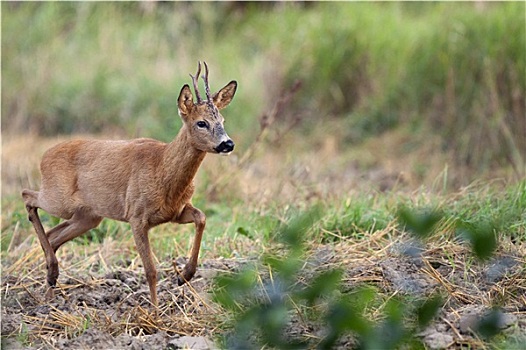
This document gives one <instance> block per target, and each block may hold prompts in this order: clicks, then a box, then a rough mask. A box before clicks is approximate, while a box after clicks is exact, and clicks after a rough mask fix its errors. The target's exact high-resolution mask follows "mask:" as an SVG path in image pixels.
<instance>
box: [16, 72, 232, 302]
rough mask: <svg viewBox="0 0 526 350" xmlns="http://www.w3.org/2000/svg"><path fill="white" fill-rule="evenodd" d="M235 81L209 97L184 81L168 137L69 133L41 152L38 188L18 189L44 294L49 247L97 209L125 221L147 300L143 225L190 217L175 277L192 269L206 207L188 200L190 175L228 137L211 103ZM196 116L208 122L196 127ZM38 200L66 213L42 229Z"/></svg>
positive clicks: (92, 221) (89, 223) (53, 262)
mask: <svg viewBox="0 0 526 350" xmlns="http://www.w3.org/2000/svg"><path fill="white" fill-rule="evenodd" d="M236 87H237V83H236V82H235V81H232V82H230V83H229V84H227V85H226V86H225V87H224V88H223V89H221V90H220V91H219V92H218V93H216V94H215V95H214V97H213V101H204V102H201V103H198V104H194V102H193V95H192V92H191V91H190V88H189V87H188V85H185V86H183V88H182V89H181V93H180V95H179V99H178V107H179V114H180V116H181V118H182V119H183V127H182V128H181V130H180V132H179V134H178V135H177V137H176V138H175V139H174V140H173V141H172V142H171V143H168V144H166V143H162V142H160V141H156V140H152V139H135V140H129V141H97V140H75V141H67V142H63V143H60V144H58V145H56V146H55V147H52V148H51V149H49V150H48V151H47V152H46V153H45V154H44V156H43V158H42V162H41V166H40V170H41V174H42V185H41V189H40V191H38V192H37V191H32V190H24V191H22V196H23V198H24V202H25V204H26V208H27V210H28V213H29V219H30V221H31V222H32V223H33V225H34V227H35V231H36V233H37V235H38V238H39V240H40V243H41V245H42V249H43V250H44V253H45V255H46V262H47V268H48V276H47V280H48V284H49V286H50V288H49V290H48V294H47V296H48V297H51V296H52V295H53V288H52V287H54V286H55V284H56V280H57V278H58V274H59V272H58V262H57V259H56V256H55V252H56V250H57V249H58V248H59V247H60V246H61V245H62V244H64V243H66V242H68V241H69V240H71V239H73V238H75V237H77V236H80V235H82V234H83V233H85V232H86V231H88V230H89V229H92V228H94V227H96V226H97V225H98V224H99V223H100V221H101V220H102V218H104V217H106V218H111V219H115V220H120V221H125V222H129V223H130V225H131V227H132V231H133V235H134V239H135V242H136V246H137V251H138V252H139V254H140V256H141V258H142V261H143V264H144V269H145V272H146V278H147V280H148V284H149V287H150V294H151V299H152V303H153V304H154V305H157V292H156V284H157V272H156V268H155V265H154V262H153V258H152V253H151V248H150V244H149V240H148V230H149V229H150V228H152V227H154V226H157V225H160V224H163V223H166V222H175V223H180V224H185V223H194V224H195V226H196V236H195V241H194V245H193V247H192V252H191V256H190V259H189V261H188V263H187V264H186V266H185V268H184V270H183V273H182V276H179V284H183V283H185V282H186V281H188V280H190V279H191V278H192V277H193V275H194V274H195V271H196V266H197V258H198V255H199V248H200V244H201V237H202V234H203V230H204V227H205V222H206V218H205V215H204V214H203V213H202V212H201V211H200V210H199V209H197V208H194V207H193V206H192V204H191V198H192V195H193V193H194V182H193V179H194V176H195V174H196V172H197V170H198V169H199V166H200V165H201V162H202V161H203V159H204V157H205V155H206V153H207V152H211V153H218V152H217V151H216V147H217V146H218V145H219V144H220V143H222V142H225V140H229V139H228V136H227V135H226V133H225V131H224V128H223V122H224V119H223V117H222V116H221V114H219V112H218V110H219V109H222V108H224V107H226V106H227V105H228V104H229V103H230V101H231V100H232V98H233V97H234V94H235V91H236ZM200 121H201V122H202V121H204V122H206V123H207V125H208V126H209V127H208V128H204V127H199V126H198V124H197V123H198V122H200ZM201 125H203V124H201ZM229 142H231V141H230V140H229ZM37 208H40V209H43V210H45V211H47V212H48V213H50V214H52V215H54V216H57V217H59V218H62V219H65V220H66V221H64V222H62V223H61V224H59V225H57V226H56V227H54V228H52V229H51V230H49V231H48V232H47V233H45V232H44V229H43V227H42V224H41V223H40V219H39V217H38V213H37Z"/></svg>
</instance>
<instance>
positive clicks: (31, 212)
mask: <svg viewBox="0 0 526 350" xmlns="http://www.w3.org/2000/svg"><path fill="white" fill-rule="evenodd" d="M22 196H23V198H24V202H25V203H26V210H27V212H28V216H29V221H31V223H32V224H33V227H34V228H35V232H36V233H37V237H38V240H39V241H40V245H41V246H42V250H43V251H44V254H45V256H46V267H47V283H48V285H49V288H48V289H47V292H46V299H51V298H53V295H54V292H53V288H54V287H55V286H56V284H57V278H58V273H59V271H58V261H57V257H56V256H55V250H54V249H53V247H52V246H51V244H50V243H49V240H48V237H47V236H46V233H45V231H44V227H43V226H42V222H41V221H40V218H39V217H38V212H37V209H38V207H37V204H38V192H35V191H30V190H24V191H23V192H22Z"/></svg>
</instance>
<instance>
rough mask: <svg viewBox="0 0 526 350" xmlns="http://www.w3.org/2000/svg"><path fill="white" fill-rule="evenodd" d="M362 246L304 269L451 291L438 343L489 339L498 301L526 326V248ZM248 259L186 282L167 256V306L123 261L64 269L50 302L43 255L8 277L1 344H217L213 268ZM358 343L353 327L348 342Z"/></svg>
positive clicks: (434, 341)
mask: <svg viewBox="0 0 526 350" xmlns="http://www.w3.org/2000/svg"><path fill="white" fill-rule="evenodd" d="M374 240H375V238H374V237H373V238H372V239H371V240H370V241H372V242H374ZM379 244H380V245H381V246H385V242H379ZM408 244H409V245H408ZM408 247H409V248H410V249H407V248H408ZM452 247H456V248H452ZM368 248H370V247H368ZM361 249H363V247H360V246H359V244H352V245H349V244H346V243H340V244H336V245H325V246H320V247H318V248H317V249H315V250H314V251H313V254H312V255H311V260H310V262H311V263H309V264H306V265H305V269H306V270H305V273H306V275H309V274H312V273H313V271H317V270H320V269H326V268H327V267H333V266H338V267H342V268H344V270H345V274H344V285H345V288H349V289H351V288H354V287H356V286H357V285H360V284H364V283H367V284H373V285H375V286H376V287H377V288H378V289H379V290H380V291H381V292H382V293H385V294H386V295H396V294H402V295H409V296H415V297H419V296H425V295H430V294H432V293H434V292H437V291H438V292H441V293H442V294H443V295H446V296H447V297H446V298H447V299H446V301H445V306H444V307H443V308H442V310H441V311H440V313H439V315H438V317H437V318H436V320H435V322H433V323H432V324H431V325H430V326H429V327H428V328H426V329H425V330H423V331H422V332H421V333H420V334H419V335H418V336H419V337H420V338H421V339H422V340H423V341H424V342H425V344H426V346H427V347H428V348H430V349H442V348H460V347H462V346H463V345H466V344H469V345H470V346H475V347H476V346H478V345H480V346H484V343H482V341H481V340H480V339H479V338H478V337H477V336H476V335H475V334H474V333H473V328H474V327H475V325H476V323H477V322H478V321H479V320H480V319H481V318H483V317H484V316H485V315H486V314H487V313H488V312H489V311H490V309H491V306H492V305H494V304H498V305H499V306H500V308H501V309H500V310H501V311H500V313H499V314H498V317H499V323H498V324H499V327H500V329H501V330H502V331H503V332H504V333H505V334H507V335H509V336H512V337H515V338H518V337H520V336H521V334H524V332H525V331H526V309H525V307H524V305H525V303H524V302H525V301H526V300H525V299H524V298H525V297H524V295H525V287H524V285H525V284H524V281H525V266H526V265H525V262H524V258H523V257H520V256H516V255H510V254H507V255H506V254H499V255H497V257H495V258H494V259H493V260H492V261H491V262H489V263H486V264H481V263H473V262H472V260H471V256H470V254H469V252H468V250H467V249H464V248H462V247H459V246H452V245H451V246H447V247H445V246H444V247H442V248H434V249H433V250H427V251H426V250H425V249H424V248H422V247H415V246H413V245H412V243H405V244H402V245H397V244H392V245H391V246H390V248H388V249H386V250H383V251H381V252H380V251H379V253H373V254H371V250H368V249H364V252H362V253H360V250H361ZM446 251H447V252H446ZM348 254H350V255H348ZM366 257H367V258H366ZM448 257H449V258H448ZM184 263H185V261H184V259H180V260H178V261H177V262H176V265H177V266H178V268H179V269H180V268H182V266H183V265H184ZM245 264H247V261H244V260H228V259H216V260H207V261H204V262H203V264H202V265H201V266H200V267H199V269H198V274H197V275H196V277H195V278H194V280H193V281H192V283H191V284H190V285H186V286H182V287H179V286H177V282H176V278H175V273H174V268H173V266H172V262H164V263H162V264H161V266H160V268H159V278H160V279H159V284H158V293H159V305H160V309H159V313H158V315H156V314H155V313H154V312H153V311H152V310H153V307H152V306H151V305H150V302H149V291H148V287H147V283H146V281H145V278H144V274H143V272H142V271H140V270H137V271H134V270H129V269H126V268H123V267H117V268H116V269H115V270H113V271H112V272H105V273H101V274H100V275H98V274H96V273H93V272H86V271H81V270H78V271H74V270H72V269H69V270H66V271H62V273H61V276H60V278H59V283H60V289H59V291H58V292H57V295H56V296H55V298H54V299H53V300H52V301H50V302H45V301H44V300H43V289H44V286H43V281H44V275H43V273H44V269H43V268H42V266H41V265H40V269H39V270H38V269H37V270H38V273H37V272H34V271H33V272H29V273H24V274H22V273H21V274H15V273H11V274H9V275H6V276H3V281H2V336H3V338H2V348H5V349H17V348H28V349H31V348H58V349H93V348H111V349H160V348H162V349H180V348H192V349H213V348H217V344H214V340H215V339H217V338H215V337H216V336H217V335H218V334H219V331H218V328H217V327H218V324H219V323H218V322H220V320H221V310H219V309H218V307H217V306H216V305H215V304H214V303H212V302H211V301H210V293H209V292H210V291H211V288H213V287H212V281H213V277H214V276H215V275H217V274H218V273H221V272H227V271H235V270H238V269H239V268H241V266H243V265H245ZM459 264H472V265H471V266H469V267H466V266H459ZM309 269H310V270H309ZM29 270H31V269H29ZM288 331H290V332H291V333H290V334H296V335H303V336H315V337H316V336H320V330H317V329H315V328H314V327H312V326H311V325H307V324H305V323H303V322H300V321H298V320H296V319H295V318H294V317H293V320H292V322H291V324H290V329H289V330H288ZM353 345H356V343H355V340H354V339H353V338H352V337H351V336H346V337H343V338H342V339H341V340H340V342H339V348H348V347H352V346H353Z"/></svg>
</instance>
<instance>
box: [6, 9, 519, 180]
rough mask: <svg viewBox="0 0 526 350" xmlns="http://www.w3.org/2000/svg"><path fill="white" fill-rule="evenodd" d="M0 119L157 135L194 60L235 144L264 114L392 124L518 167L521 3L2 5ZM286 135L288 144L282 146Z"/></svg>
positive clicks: (372, 127) (325, 124)
mask: <svg viewBox="0 0 526 350" xmlns="http://www.w3.org/2000/svg"><path fill="white" fill-rule="evenodd" d="M1 6H2V87H3V89H2V130H3V132H4V133H9V134H10V135H15V134H26V133H32V134H36V135H40V136H51V135H56V134H72V133H95V134H97V133H100V134H118V135H124V136H126V137H137V136H146V137H154V138H158V139H161V140H164V141H168V140H170V139H172V138H173V137H174V135H175V134H176V132H177V129H178V127H179V125H180V120H179V117H178V116H177V107H176V99H177V96H178V93H179V91H180V89H181V87H182V85H183V84H185V83H189V81H190V78H189V76H188V74H189V73H192V74H193V73H194V71H195V69H196V64H197V61H198V60H205V61H207V62H208V64H209V66H210V67H211V77H210V79H211V87H212V90H218V89H219V88H221V87H222V86H224V85H225V84H226V83H227V82H228V81H230V80H232V79H235V80H237V81H238V83H239V89H238V93H237V96H236V98H235V99H234V103H232V105H231V106H230V107H229V108H228V109H227V110H226V111H225V112H224V113H223V114H224V115H225V117H226V119H227V121H228V126H227V127H228V131H229V134H231V135H237V136H236V140H237V141H238V144H239V145H240V147H244V146H245V147H246V146H247V145H248V144H250V142H251V139H253V138H254V137H255V136H256V135H257V133H258V132H259V118H260V117H261V115H263V114H264V113H268V111H269V110H270V109H271V108H272V106H273V105H274V103H275V101H276V100H277V99H278V98H279V96H280V95H281V94H282V93H283V91H286V90H287V89H289V88H290V86H292V85H293V83H294V82H295V81H298V80H299V81H301V83H302V85H301V86H302V88H301V90H300V91H299V92H298V94H297V96H296V97H295V98H294V99H293V101H292V102H290V103H289V104H288V105H287V106H286V108H285V109H284V111H283V113H282V115H280V116H279V117H280V120H279V121H278V122H281V123H286V121H287V119H289V120H290V119H291V118H297V119H298V120H299V123H297V124H295V127H294V130H293V132H294V133H297V134H298V135H302V136H305V137H312V138H313V139H319V138H323V135H324V134H327V133H330V134H332V135H336V136H337V138H338V142H339V143H340V147H352V146H353V145H357V144H360V143H362V142H364V141H365V140H367V139H370V138H372V137H377V136H378V135H381V134H382V133H383V132H385V131H387V130H390V129H392V128H403V129H405V130H407V132H408V133H409V134H410V135H414V136H415V137H418V136H419V137H424V138H425V135H426V133H433V134H436V135H439V136H440V138H441V140H442V141H441V146H440V147H441V148H440V149H438V150H436V151H437V152H442V151H452V150H453V153H454V155H455V157H454V158H455V159H454V162H456V163H457V164H461V165H464V166H468V167H470V168H471V169H473V171H474V173H475V174H476V173H478V172H481V171H491V169H494V168H509V169H512V170H510V171H512V172H513V173H514V174H515V176H518V177H522V176H524V174H525V169H524V168H525V165H524V162H525V155H526V116H525V115H526V110H525V95H526V93H525V89H526V86H525V85H526V83H525V80H526V72H525V64H526V63H525V62H526V57H525V56H526V54H525V47H526V39H525V31H526V26H525V6H526V4H525V3H524V2H506V3H485V2H476V3H449V2H448V3H435V2H426V3H398V2H394V3H348V2H330V3H223V2H221V3H217V2H196V3H186V2H182V3H179V2H123V3H120V2H119V3H117V2H116V3H105V2H104V3H98V2H64V3H62V2H45V3H34V2H27V3H26V2H2V4H1ZM293 147H294V146H293V145H289V148H293Z"/></svg>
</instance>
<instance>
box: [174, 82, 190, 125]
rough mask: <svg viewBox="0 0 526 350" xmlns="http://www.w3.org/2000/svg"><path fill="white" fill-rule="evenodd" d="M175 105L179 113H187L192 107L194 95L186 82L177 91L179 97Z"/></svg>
mask: <svg viewBox="0 0 526 350" xmlns="http://www.w3.org/2000/svg"><path fill="white" fill-rule="evenodd" d="M177 107H179V115H180V116H181V117H182V116H183V115H185V116H186V115H188V114H189V113H190V111H191V110H192V108H193V107H194V96H193V95H192V91H191V90H190V87H189V86H188V84H185V85H184V86H183V88H182V89H181V92H180V93H179V98H178V99H177Z"/></svg>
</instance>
